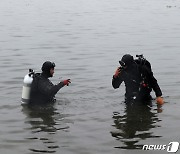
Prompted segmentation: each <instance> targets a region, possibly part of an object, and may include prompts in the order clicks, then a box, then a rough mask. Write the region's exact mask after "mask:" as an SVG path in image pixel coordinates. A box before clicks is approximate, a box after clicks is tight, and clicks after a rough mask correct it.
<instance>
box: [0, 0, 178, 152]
mask: <svg viewBox="0 0 180 154" xmlns="http://www.w3.org/2000/svg"><path fill="white" fill-rule="evenodd" d="M179 16H180V1H179V0H1V1H0V36H1V37H0V53H1V56H0V66H1V75H0V76H1V78H0V91H1V93H0V153H2V154H20V153H21V154H34V153H58V154H60V153H62V154H129V153H134V154H139V153H145V154H146V153H158V154H159V153H167V150H157V151H144V150H142V146H143V145H144V144H148V145H151V144H156V145H161V144H162V145H168V144H169V142H172V141H177V142H180V132H179V130H180V116H179V113H180V112H179V111H180V103H179V100H180V94H179V91H180V61H179V55H180V51H179V50H180V20H179ZM125 53H130V54H132V55H133V56H135V55H136V54H144V56H145V57H146V59H148V60H149V61H150V62H151V64H152V69H153V72H154V75H155V77H156V79H157V80H158V83H159V85H160V87H161V89H162V92H163V96H164V99H165V104H164V105H163V106H162V107H157V105H156V103H155V101H153V102H152V103H153V105H152V106H151V107H149V106H143V107H134V108H126V106H125V105H124V103H123V101H124V92H125V90H124V88H125V87H124V85H122V86H121V87H120V88H119V89H117V90H114V89H113V88H112V86H111V80H112V75H113V73H114V71H115V70H116V68H117V67H118V61H119V59H120V58H121V57H122V55H123V54H125ZM46 60H50V61H53V62H55V63H56V70H55V74H54V77H53V78H52V79H51V80H52V82H53V83H57V82H58V81H60V80H63V79H66V78H70V79H71V81H72V83H71V85H70V86H69V87H64V88H63V89H61V90H60V92H58V94H57V95H56V99H57V102H56V104H55V105H54V106H52V107H49V108H41V109H34V110H30V109H28V108H26V107H22V106H21V102H20V100H21V92H22V84H23V83H22V82H23V77H24V76H25V74H27V73H28V69H29V68H32V69H34V70H35V71H36V72H39V71H40V69H41V65H42V63H43V62H44V61H46ZM152 96H153V97H154V98H155V95H154V92H152Z"/></svg>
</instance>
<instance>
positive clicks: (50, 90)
mask: <svg viewBox="0 0 180 154" xmlns="http://www.w3.org/2000/svg"><path fill="white" fill-rule="evenodd" d="M63 86H64V83H63V82H60V83H59V84H57V85H53V84H52V83H51V82H50V81H49V80H46V81H40V82H39V85H38V88H39V91H40V92H41V93H43V94H45V95H47V96H50V97H51V96H54V95H55V94H56V93H57V92H58V91H59V90H60V89H61V88H62V87H63Z"/></svg>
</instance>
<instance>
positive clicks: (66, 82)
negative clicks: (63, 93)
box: [63, 79, 71, 86]
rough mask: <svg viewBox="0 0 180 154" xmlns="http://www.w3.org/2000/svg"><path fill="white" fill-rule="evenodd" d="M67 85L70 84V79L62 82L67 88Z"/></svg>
mask: <svg viewBox="0 0 180 154" xmlns="http://www.w3.org/2000/svg"><path fill="white" fill-rule="evenodd" d="M69 83H71V81H70V79H67V80H64V81H63V84H64V85H66V86H69Z"/></svg>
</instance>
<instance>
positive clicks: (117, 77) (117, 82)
mask: <svg viewBox="0 0 180 154" xmlns="http://www.w3.org/2000/svg"><path fill="white" fill-rule="evenodd" d="M122 82H123V80H122V77H121V70H120V68H117V70H116V71H115V74H114V75H113V79H112V86H113V88H114V89H117V88H119V86H120V85H121V83H122Z"/></svg>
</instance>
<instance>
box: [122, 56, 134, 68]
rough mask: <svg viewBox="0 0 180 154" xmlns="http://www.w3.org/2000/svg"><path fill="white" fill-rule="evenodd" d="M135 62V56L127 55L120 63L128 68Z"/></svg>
mask: <svg viewBox="0 0 180 154" xmlns="http://www.w3.org/2000/svg"><path fill="white" fill-rule="evenodd" d="M133 62H134V58H133V56H131V55H130V54H125V55H124V56H123V57H122V59H121V60H120V61H119V64H120V65H121V66H122V67H123V68H126V67H128V66H130V65H132V64H133Z"/></svg>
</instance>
